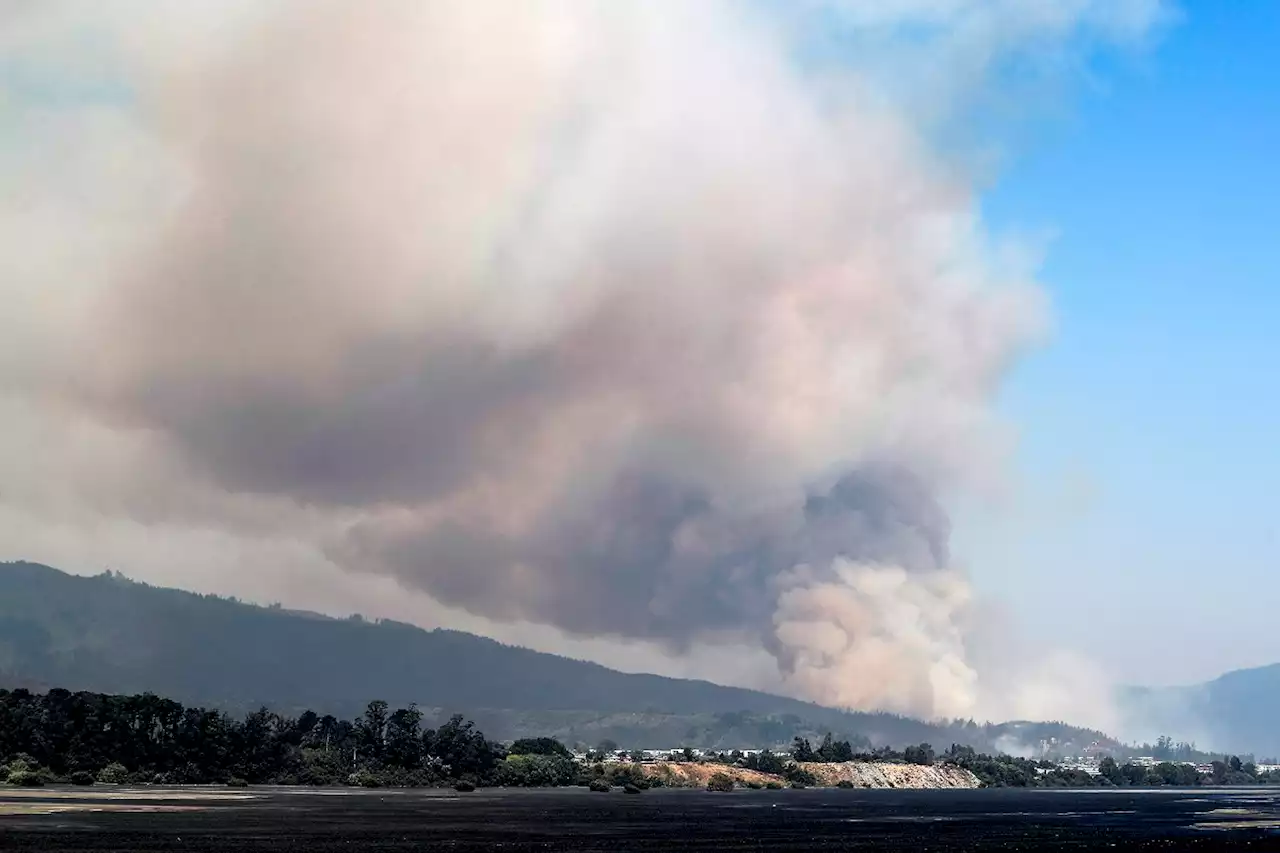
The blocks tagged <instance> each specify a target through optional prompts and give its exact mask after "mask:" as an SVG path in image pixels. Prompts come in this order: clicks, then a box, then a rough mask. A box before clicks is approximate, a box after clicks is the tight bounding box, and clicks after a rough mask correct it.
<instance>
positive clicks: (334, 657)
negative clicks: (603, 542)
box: [0, 562, 1101, 749]
mask: <svg viewBox="0 0 1280 853" xmlns="http://www.w3.org/2000/svg"><path fill="white" fill-rule="evenodd" d="M0 686H10V687H12V686H34V687H39V686H57V687H64V688H67V689H71V690H91V691H98V692H102V693H116V694H129V693H143V692H152V693H156V694H159V695H161V696H167V697H171V698H173V699H176V700H178V701H181V702H185V703H197V704H201V705H206V706H209V707H213V708H222V709H228V710H232V711H235V712H237V713H243V712H245V711H247V710H252V709H254V708H257V707H258V706H260V705H266V706H269V707H272V708H277V709H280V710H282V711H284V712H287V713H298V712H300V711H302V710H304V709H308V708H309V709H313V710H315V711H317V712H318V713H321V714H333V715H336V716H347V717H349V716H355V715H357V714H359V713H360V712H361V711H362V710H363V708H364V705H365V703H366V702H367V701H368V699H369V697H376V698H378V699H383V700H385V701H387V702H389V703H391V704H392V705H393V706H401V705H409V704H411V703H416V704H418V705H419V706H420V707H422V708H423V710H424V711H425V712H426V713H427V714H428V718H429V719H430V718H431V717H435V718H436V719H440V720H443V719H447V716H448V715H449V714H451V713H454V712H459V713H464V714H467V715H468V716H470V717H472V718H474V719H475V720H476V722H477V723H478V724H479V725H481V726H482V727H483V728H484V730H485V731H487V732H489V733H490V734H491V735H492V736H496V737H500V738H514V737H520V736H523V735H525V734H528V733H535V734H554V735H556V736H558V737H560V738H562V739H564V740H566V741H567V742H571V743H572V742H574V741H578V740H580V741H582V742H586V743H595V742H597V741H598V740H599V739H601V738H604V737H608V738H612V739H614V740H618V741H619V742H622V743H627V744H628V745H631V746H638V747H640V746H654V747H665V746H672V745H674V744H676V743H680V744H681V745H689V746H709V747H723V748H734V747H745V746H752V745H766V743H767V742H773V743H784V742H788V741H790V739H791V738H792V737H794V736H795V735H797V734H801V735H806V736H810V735H814V734H818V733H820V732H826V731H833V732H835V733H836V734H837V735H840V736H843V737H851V738H865V739H866V740H868V741H870V742H871V743H873V744H876V745H895V746H902V745H905V744H910V743H920V742H930V743H936V744H939V745H943V744H949V743H952V742H958V743H965V744H970V745H973V746H975V747H978V748H984V749H985V748H990V747H991V745H992V744H994V743H995V741H997V740H999V739H1001V738H1008V737H1011V736H1012V737H1015V738H1017V739H1019V740H1023V741H1025V742H1027V743H1031V744H1034V743H1035V742H1036V741H1037V740H1038V739H1039V738H1043V737H1050V736H1052V737H1056V738H1058V739H1059V741H1062V742H1070V741H1072V740H1075V741H1081V742H1083V743H1088V742H1089V741H1090V740H1095V739H1098V738H1100V737H1101V735H1100V734H1099V733H1097V732H1088V731H1084V730H1081V729H1076V728H1073V727H1070V726H1065V725H1060V724H1007V725H1001V726H979V725H975V724H973V723H956V724H950V725H935V724H929V723H924V722H920V721H917V720H910V719H905V718H902V717H897V716H895V715H891V714H863V713H845V712H842V711H837V710H834V709H831V708H825V707H822V706H819V705H813V704H810V703H807V702H801V701H798V700H795V699H789V698H786V697H781V696H774V695H772V694H768V693H762V692H758V691H753V690H744V689H740V688H733V687H724V686H721V685H716V684H711V683H709V682H705V681H691V680H684V679H675V678H665V677H661V676H656V675H633V674H626V673H620V672H616V671H614V670H610V669H607V668H606V667H603V666H600V665H598V664H594V663H588V662H584V661H578V660H572V659H569V658H564V657H559V656H556V655H551V654H545V653H542V652H535V651H532V650H529V649H523V648H517V647H512V646H506V645H503V644H501V643H498V642H495V641H493V640H490V639H486V638H484V637H478V636H475V635H472V634H467V633H463V632H460V631H450V630H442V629H436V630H431V631H428V630H424V629H421V628H417V627H414V626H410V625H405V624H402V623H396V622H385V621H384V622H369V621H365V620H362V619H355V618H353V619H332V618H328V617H323V616H318V615H315V614H300V613H295V612H292V611H288V610H283V609H280V608H267V607H258V606H254V605H249V604H244V603H241V602H237V601H235V600H231V599H224V598H219V597H217V596H209V595H199V594H196V593H190V592H184V591H181V590H176V589H164V588H157V587H152V586H148V585H146V584H141V583H137V582H134V581H130V580H127V579H125V578H123V577H121V576H119V575H115V574H103V575H98V576H95V577H83V576H76V575H69V574H65V573H63V572H60V571H58V570H56V569H52V568H49V567H47V566H42V565H39V564H34V563H23V562H18V563H0ZM762 741H764V742H765V743H762Z"/></svg>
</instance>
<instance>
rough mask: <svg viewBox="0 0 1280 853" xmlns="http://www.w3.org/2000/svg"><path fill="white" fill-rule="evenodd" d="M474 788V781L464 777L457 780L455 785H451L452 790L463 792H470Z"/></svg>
mask: <svg viewBox="0 0 1280 853" xmlns="http://www.w3.org/2000/svg"><path fill="white" fill-rule="evenodd" d="M475 789H476V786H475V783H474V782H468V781H467V780H466V779H463V780H462V781H461V782H458V783H457V784H456V785H454V786H453V790H455V791H460V792H462V793H464V794H470V793H471V792H472V791H474V790H475Z"/></svg>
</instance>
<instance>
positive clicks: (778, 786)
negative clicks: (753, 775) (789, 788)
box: [764, 781, 782, 791]
mask: <svg viewBox="0 0 1280 853" xmlns="http://www.w3.org/2000/svg"><path fill="white" fill-rule="evenodd" d="M764 787H765V789H766V790H769V791H781V790H782V783H781V782H773V781H769V782H765V783H764Z"/></svg>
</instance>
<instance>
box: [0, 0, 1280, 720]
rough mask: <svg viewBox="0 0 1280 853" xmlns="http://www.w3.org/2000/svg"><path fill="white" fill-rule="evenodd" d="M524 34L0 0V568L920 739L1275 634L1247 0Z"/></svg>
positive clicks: (1197, 664)
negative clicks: (133, 585) (327, 623)
mask: <svg viewBox="0 0 1280 853" xmlns="http://www.w3.org/2000/svg"><path fill="white" fill-rule="evenodd" d="M673 3H674V0H673ZM365 9H372V10H375V11H373V12H368V13H366V12H365V11H363V10H365ZM519 9H520V10H521V11H520V12H519V13H512V12H511V11H510V7H504V6H503V5H502V4H501V3H492V4H479V3H477V4H466V5H464V4H462V3H456V4H450V3H447V2H435V3H426V2H423V3H414V2H402V0H382V2H380V3H378V4H374V5H372V6H368V7H361V6H360V5H358V4H351V3H343V2H340V0H332V1H329V0H327V2H323V3H321V2H319V0H317V3H316V4H314V5H313V4H310V3H289V2H283V0H282V2H277V3H271V4H257V3H253V2H246V3H232V2H226V3H214V2H210V3H194V2H193V3H192V4H191V5H189V6H178V5H169V6H165V5H149V4H146V3H141V4H139V3H135V2H131V0H119V2H118V3H116V4H104V5H99V4H95V3H88V2H82V1H81V0H66V2H50V3H48V4H47V5H41V4H33V3H26V2H20V0H0V287H2V288H3V289H4V290H3V292H4V295H5V297H6V299H7V300H8V301H9V305H10V307H11V310H10V311H8V312H7V313H6V315H5V316H4V317H3V318H0V333H2V334H3V335H4V341H5V344H6V348H5V351H4V353H3V357H0V418H2V420H0V422H2V423H3V424H4V425H5V429H7V431H8V433H7V439H8V440H7V441H6V442H5V443H4V446H3V447H0V559H3V558H13V559H18V558H31V559H37V560H42V561H45V562H50V563H52V564H55V565H59V566H62V567H64V568H66V569H68V570H72V571H78V572H94V571H100V570H101V569H103V568H107V567H110V568H116V569H121V570H123V571H125V572H126V573H127V574H130V575H132V576H134V577H138V578H142V579H145V580H149V581H154V582H158V583H165V584H171V585H176V586H183V587H186V588H190V589H197V590H200V591H215V592H220V593H224V594H237V595H240V596H243V597H247V598H250V599H252V600H259V601H271V600H282V601H284V602H285V603H286V604H287V605H289V606H297V607H309V608H314V609H320V610H324V611H327V612H332V613H347V612H352V611H360V612H364V613H365V614H367V615H379V616H388V617H393V618H398V619H404V620H407V621H414V622H417V623H419V624H424V625H434V624H447V625H451V626H456V627H462V628H468V629H472V630H477V631H482V632H486V633H490V634H493V635H495V636H499V637H500V638H503V639H507V640H511V641H516V642H523V643H527V644H530V645H534V646H536V647H539V648H545V649H549V650H557V651H565V652H568V653H572V654H576V655H581V656H589V657H594V658H597V659H599V660H602V661H604V662H606V663H609V664H612V665H617V666H623V667H626V668H636V669H660V670H662V671H664V672H670V673H675V674H695V675H702V676H710V677H715V678H718V679H720V680H726V681H735V682H740V683H744V684H751V685H758V686H763V687H768V688H771V689H781V690H789V691H791V692H794V693H797V694H799V695H804V696H807V697H810V698H815V699H818V700H820V701H829V702H832V703H837V704H850V705H855V706H860V707H871V706H878V707H891V708H894V709H896V710H903V711H908V712H912V713H921V714H928V713H953V712H954V713H976V714H982V713H987V712H990V713H1001V714H1017V715H1025V716H1055V717H1059V716H1065V715H1067V714H1068V713H1075V712H1074V711H1072V710H1069V709H1070V708H1074V707H1075V706H1074V705H1072V704H1071V703H1072V702H1075V701H1078V700H1079V698H1080V697H1081V696H1087V695H1088V689H1089V687H1090V686H1091V685H1094V684H1101V683H1103V682H1102V679H1103V678H1104V677H1106V676H1104V675H1103V672H1104V671H1105V672H1106V673H1107V675H1109V677H1113V678H1118V679H1121V680H1126V681H1146V682H1159V683H1166V682H1190V681H1195V680H1199V679H1202V678H1205V677H1211V676H1213V675H1216V674H1218V673H1219V672H1221V671H1223V670H1226V669H1230V668H1234V667H1240V666H1246V665H1253V664H1258V663H1266V662H1272V661H1276V660H1280V637H1276V638H1274V639H1273V634H1274V632H1273V631H1272V630H1271V629H1270V624H1269V623H1270V619H1271V616H1272V615H1273V612H1274V606H1273V604H1272V603H1271V602H1272V601H1273V600H1274V599H1275V598H1276V595H1277V594H1280V589H1277V586H1276V584H1277V581H1276V580H1275V577H1274V572H1273V571H1272V568H1273V564H1274V558H1273V553H1274V551H1275V546H1276V543H1277V533H1276V525H1275V523H1274V521H1273V520H1272V516H1273V511H1272V509H1271V502H1270V501H1269V500H1268V497H1269V493H1268V490H1267V486H1269V485H1271V484H1272V483H1274V482H1275V481H1276V479H1277V474H1280V453H1277V451H1276V450H1275V447H1274V438H1273V436H1274V435H1276V434H1280V430H1278V429H1277V427H1280V423H1278V422H1280V403H1277V400H1278V399H1280V397H1277V395H1276V393H1275V392H1276V391H1277V390H1280V389H1277V387H1276V386H1277V385H1278V384H1280V380H1277V379H1276V376H1275V369H1274V366H1275V365H1276V364H1277V363H1280V359H1277V356H1280V343H1277V342H1276V339H1275V338H1274V336H1273V335H1272V334H1271V332H1272V330H1273V328H1274V327H1275V325H1276V320H1277V319H1280V317H1277V314H1280V297H1277V295H1276V291H1275V287H1274V285H1275V284H1276V283H1277V282H1276V281H1275V279H1276V271H1277V268H1278V267H1280V265H1278V264H1277V262H1276V260H1275V254H1274V253H1275V248H1274V244H1276V242H1277V241H1276V239H1275V238H1276V237H1277V236H1280V235H1277V233H1276V231H1277V227H1276V222H1277V216H1276V213H1277V211H1276V210H1275V208H1276V206H1277V202H1276V198H1277V193H1276V190H1277V189H1280V186H1278V184H1280V177H1278V176H1277V170H1276V168H1275V165H1274V162H1273V161H1274V157H1275V154H1274V152H1275V151H1277V150H1280V139H1278V138H1277V137H1278V136H1280V109H1278V108H1280V97H1278V93H1280V71H1277V69H1276V67H1275V62H1274V59H1273V58H1271V56H1270V52H1271V51H1272V50H1273V46H1274V45H1275V44H1276V43H1277V41H1278V40H1280V5H1277V4H1276V3H1272V2H1266V0H1239V2H1230V3H1226V2H1218V0H1185V2H1182V3H1181V4H1180V5H1178V6H1176V7H1175V6H1174V5H1173V4H1170V3H1163V4H1162V3H1161V2H1160V1H1159V0H1028V2H1022V0H894V2H870V0H813V2H808V3H804V4H794V5H792V4H778V3H773V2H770V0H717V1H716V2H710V0H708V2H706V3H704V4H699V5H696V6H695V5H680V6H676V5H671V6H669V7H665V9H664V7H663V6H661V5H660V4H643V3H628V4H622V3H612V2H609V3H600V2H591V0H581V2H564V0H544V1H543V2H542V3H539V4H530V5H527V6H521V7H519ZM677 10H678V12H677ZM441 164H447V168H441ZM1029 345H1030V349H1029V350H1028V349H1027V348H1028V346H1029ZM1002 379H1003V381H1001V380H1002ZM1014 439H1016V440H1014ZM814 501H816V502H817V503H816V504H815V503H814ZM939 501H941V502H942V503H944V504H947V505H948V506H949V507H950V509H951V510H952V513H951V517H950V519H948V518H947V516H946V514H945V513H943V512H941V511H940V510H939V507H938V502H939ZM815 507H816V508H815ZM948 536H949V537H950V546H949V547H948ZM966 576H967V579H966ZM970 581H971V582H972V583H971V586H972V589H970ZM548 626H553V627H548ZM602 634H603V635H611V636H610V637H603V638H602V637H601V636H600V635H602ZM619 638H622V639H623V640H625V642H622V641H619ZM717 644H719V645H717ZM1024 646H1025V647H1026V649H1027V650H1028V651H1027V652H1026V653H1025V654H1023V652H1022V649H1023V647H1024ZM681 649H683V650H685V653H684V654H683V655H682V656H681V655H675V656H672V655H673V650H681ZM744 649H745V650H747V651H743V650H744ZM1032 650H1034V651H1032ZM1014 658H1019V659H1018V660H1015V659H1014ZM992 673H994V675H993V674H992ZM1014 673H1016V674H1017V678H1016V679H1015V680H1016V681H1017V682H1018V683H1020V684H1022V683H1025V684H1033V685H1035V687H1034V688H1028V689H1027V691H1026V695H1024V696H1019V697H1015V698H1016V701H1015V702H1013V703H1012V704H1007V705H1001V706H999V710H992V709H993V708H995V707H996V706H994V705H990V704H986V701H987V699H986V697H992V696H995V697H1000V698H1001V699H1003V698H1005V697H1006V696H1007V694H1008V693H1009V691H1008V689H1006V688H1007V685H1002V684H1001V683H1000V678H1001V677H1012V675H1013V674H1014ZM1061 685H1068V686H1066V687H1062V686H1061ZM1087 710H1088V709H1087V708H1086V709H1082V710H1080V713H1086V712H1087ZM1073 719H1076V717H1074V716H1073ZM1078 721H1080V722H1096V723H1097V724H1099V725H1103V724H1105V720H1088V719H1079V720H1078Z"/></svg>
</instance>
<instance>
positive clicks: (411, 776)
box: [0, 689, 573, 786]
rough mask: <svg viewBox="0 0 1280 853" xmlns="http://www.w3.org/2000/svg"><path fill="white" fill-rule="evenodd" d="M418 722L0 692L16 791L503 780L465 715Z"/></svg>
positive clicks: (406, 711) (498, 748) (402, 717)
mask: <svg viewBox="0 0 1280 853" xmlns="http://www.w3.org/2000/svg"><path fill="white" fill-rule="evenodd" d="M422 720H423V716H422V713H421V711H419V710H418V709H417V708H416V707H414V706H410V707H408V708H401V709H398V710H394V711H392V710H391V709H390V708H389V707H388V706H387V703H386V702H381V701H375V702H370V703H369V705H368V707H367V709H366V710H365V713H364V714H363V715H362V716H361V717H359V718H357V719H354V720H340V719H337V718H335V717H332V716H320V715H318V714H316V713H314V712H312V711H307V712H305V713H303V714H301V715H299V716H297V717H286V716H282V715H280V714H276V713H273V712H271V711H269V710H267V709H265V708H263V709H261V710H258V711H255V712H253V713H251V714H248V715H246V716H245V717H244V718H243V719H235V718H232V717H230V716H229V715H226V714H223V713H221V712H219V711H216V710H210V709H207V708H187V707H184V706H183V705H181V704H180V703H178V702H175V701H173V700H171V699H165V698H162V697H159V696H154V695H152V694H141V695H136V696H111V695H103V694H97V693H87V692H79V693H72V692H70V691H67V690H60V689H54V690H50V691H49V692H47V693H44V694H36V693H31V692H30V691H27V690H13V691H7V690H0V757H3V758H4V762H5V763H4V767H3V768H0V774H5V775H7V776H8V777H9V781H10V782H16V783H18V784H39V783H40V782H41V781H53V780H60V779H65V780H67V781H78V782H92V781H95V780H97V781H103V782H132V783H158V784H206V783H218V782H221V783H230V784H238V783H245V784H248V783H254V784H259V783H274V784H298V785H327V784H364V785H376V784H388V785H391V784H394V785H405V786H414V785H442V784H449V783H468V784H475V785H479V784H497V783H499V782H500V776H501V771H504V770H505V768H502V767H500V765H503V764H505V763H506V762H505V759H506V758H507V757H508V755H510V754H511V752H510V750H508V749H507V748H505V747H503V745H501V744H499V743H495V742H494V741H491V740H489V739H488V738H486V737H485V736H484V734H483V733H482V732H480V731H478V730H477V729H476V728H475V726H474V725H473V724H472V723H471V722H469V721H467V720H464V719H463V718H462V716H460V715H457V716H454V717H452V718H451V719H449V720H448V721H447V722H445V723H444V724H442V725H440V726H439V727H438V728H434V729H432V728H425V727H424V726H423V725H422ZM517 745H518V744H513V746H517ZM554 757H555V756H551V757H548V756H540V758H542V759H550V758H554ZM560 757H561V758H563V756H560ZM569 762H570V763H573V762H572V760H571V759H569ZM15 777H16V778H15Z"/></svg>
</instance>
